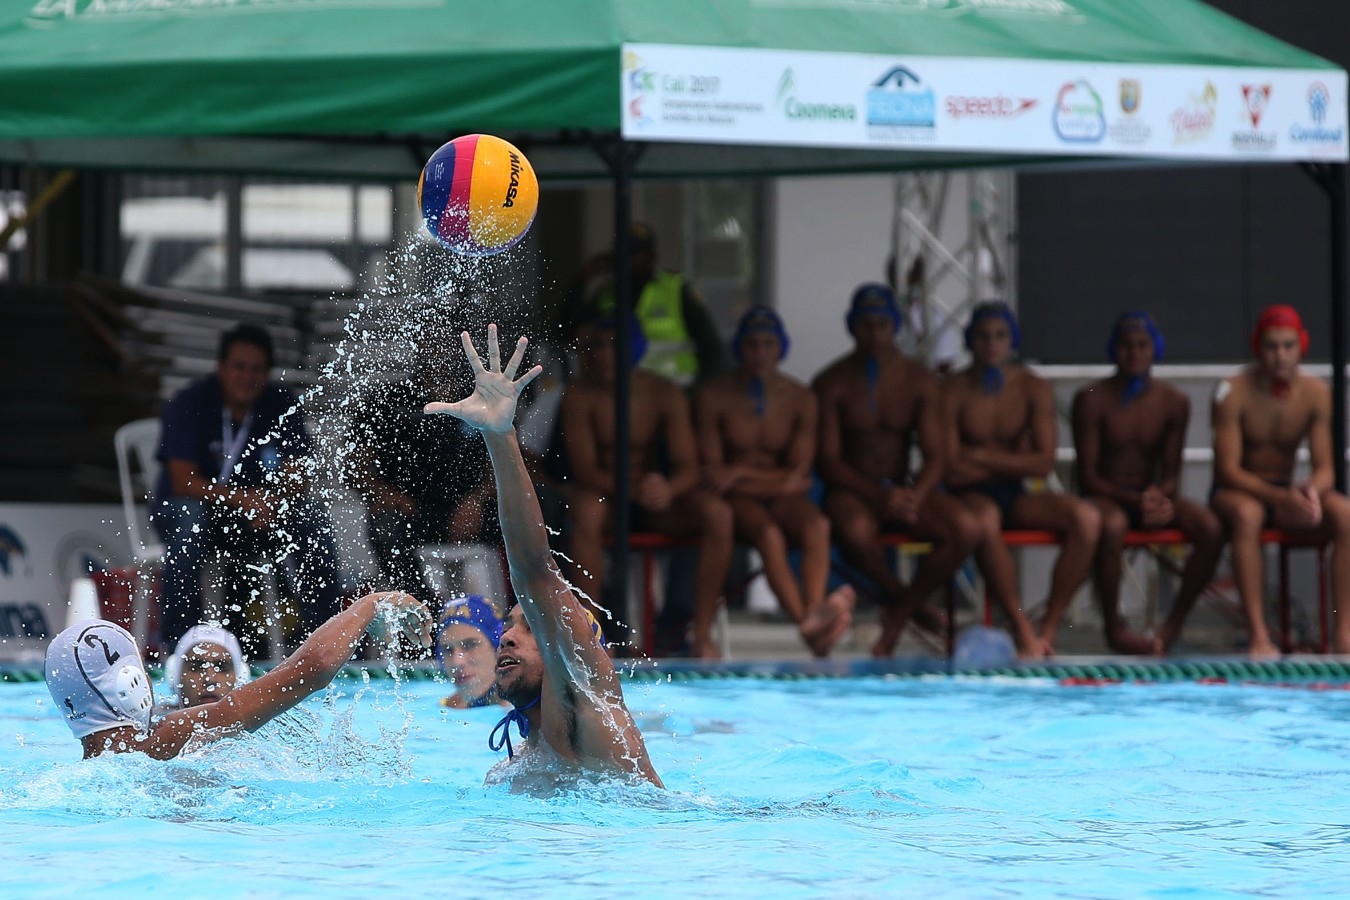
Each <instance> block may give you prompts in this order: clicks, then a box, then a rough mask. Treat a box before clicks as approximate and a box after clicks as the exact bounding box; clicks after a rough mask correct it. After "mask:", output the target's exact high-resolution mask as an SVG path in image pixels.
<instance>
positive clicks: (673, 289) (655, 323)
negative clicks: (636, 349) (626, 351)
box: [596, 272, 698, 387]
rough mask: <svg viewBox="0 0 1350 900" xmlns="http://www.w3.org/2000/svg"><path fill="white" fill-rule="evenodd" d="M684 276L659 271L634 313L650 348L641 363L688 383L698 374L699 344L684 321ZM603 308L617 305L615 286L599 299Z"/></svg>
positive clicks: (673, 378)
mask: <svg viewBox="0 0 1350 900" xmlns="http://www.w3.org/2000/svg"><path fill="white" fill-rule="evenodd" d="M683 295H684V276H683V275H679V274H677V273H675V272H658V273H657V274H656V276H655V277H654V278H652V280H651V281H648V282H647V284H646V286H645V287H643V289H642V296H640V297H638V301H637V306H636V308H634V310H633V313H634V314H635V315H636V316H637V319H638V322H639V323H640V324H641V325H642V334H643V336H644V337H646V338H647V352H646V354H645V355H644V356H643V357H642V362H641V363H639V366H640V367H641V368H643V369H646V370H647V371H648V372H655V373H656V374H657V375H661V376H664V377H666V378H669V379H670V380H671V381H673V382H675V383H676V384H678V385H680V387H688V386H689V385H691V384H693V383H694V379H695V378H696V377H697V376H698V348H697V347H696V346H695V345H694V341H693V338H692V337H691V336H690V334H689V326H688V325H687V324H686V323H685V321H684V305H683ZM596 305H597V306H598V307H599V309H601V310H602V311H603V310H612V309H613V308H614V286H613V285H608V286H606V287H605V288H604V289H603V290H602V291H601V292H600V296H599V297H598V298H597V299H596Z"/></svg>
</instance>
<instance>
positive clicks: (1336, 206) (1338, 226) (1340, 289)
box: [1325, 163, 1346, 493]
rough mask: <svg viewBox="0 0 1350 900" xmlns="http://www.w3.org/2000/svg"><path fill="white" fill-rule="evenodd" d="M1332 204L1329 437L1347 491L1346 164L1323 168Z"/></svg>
mask: <svg viewBox="0 0 1350 900" xmlns="http://www.w3.org/2000/svg"><path fill="white" fill-rule="evenodd" d="M1325 174H1326V182H1325V189H1326V192H1327V197H1328V199H1329V200H1330V201H1331V203H1330V206H1331V429H1332V431H1331V438H1332V450H1333V453H1334V454H1335V459H1336V490H1338V491H1340V492H1341V493H1345V491H1346V463H1345V448H1346V409H1345V404H1346V385H1345V364H1346V352H1345V351H1346V346H1345V344H1346V339H1345V327H1346V279H1345V274H1346V273H1345V253H1346V246H1345V164H1344V163H1338V164H1332V165H1328V166H1327V167H1326V168H1325Z"/></svg>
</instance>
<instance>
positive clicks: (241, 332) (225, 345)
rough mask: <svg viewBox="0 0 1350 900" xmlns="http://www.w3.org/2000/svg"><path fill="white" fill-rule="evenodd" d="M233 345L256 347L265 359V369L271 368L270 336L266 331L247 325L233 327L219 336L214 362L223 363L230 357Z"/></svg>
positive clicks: (259, 327)
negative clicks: (218, 347) (218, 345)
mask: <svg viewBox="0 0 1350 900" xmlns="http://www.w3.org/2000/svg"><path fill="white" fill-rule="evenodd" d="M235 344H248V345H249V346H252V347H257V348H258V349H259V350H261V351H262V352H263V356H264V357H265V358H266V359H267V368H269V369H270V368H272V360H273V359H274V354H273V352H272V336H271V335H270V334H268V333H267V329H265V328H262V327H261V326H258V325H249V324H248V323H244V324H242V325H236V326H234V327H233V328H231V329H230V330H229V331H227V332H225V333H224V334H222V335H221V336H220V349H219V350H217V351H216V362H220V363H223V362H224V361H225V358H226V357H227V356H229V355H230V348H231V347H233V346H234V345H235Z"/></svg>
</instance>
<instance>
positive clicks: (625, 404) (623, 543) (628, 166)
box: [592, 135, 650, 641]
mask: <svg viewBox="0 0 1350 900" xmlns="http://www.w3.org/2000/svg"><path fill="white" fill-rule="evenodd" d="M644 149H645V145H644V144H640V143H634V142H631V141H625V140H624V139H623V137H622V136H621V135H620V136H618V137H615V138H613V139H612V140H611V141H610V142H608V143H597V144H596V145H595V151H596V153H597V154H599V156H600V158H601V159H603V160H604V161H605V165H606V166H607V167H608V168H609V171H610V175H611V176H612V177H613V179H614V326H615V327H614V359H615V361H616V363H617V364H616V366H615V379H614V496H613V497H612V498H611V500H612V501H613V503H614V544H613V547H612V548H611V550H610V566H609V573H610V578H609V580H610V583H611V584H612V586H613V595H612V600H611V604H612V606H613V610H611V616H612V615H613V611H614V610H618V611H619V615H620V616H622V617H623V619H630V618H632V617H630V616H629V612H628V561H629V552H628V536H629V533H630V529H631V527H632V523H631V521H630V516H629V493H630V491H629V488H630V486H631V481H632V476H631V473H632V447H631V442H630V440H629V434H630V433H631V430H632V428H631V421H630V420H631V412H632V404H631V403H630V402H629V400H630V397H631V396H632V379H631V372H630V371H629V367H628V366H627V365H625V364H624V361H625V360H627V359H629V358H630V357H631V355H632V348H631V344H632V337H633V336H632V335H631V334H630V333H629V329H628V322H629V321H631V320H632V316H633V303H634V300H635V298H634V297H633V295H632V290H633V279H632V237H633V235H632V223H633V170H634V169H635V168H636V167H637V162H638V160H639V159H640V158H641V157H642V153H643V150H644ZM592 599H593V600H595V601H596V602H597V603H599V602H601V598H599V597H595V598H592ZM630 627H631V626H630ZM641 637H642V640H644V641H646V640H648V639H649V638H650V635H642V636H641Z"/></svg>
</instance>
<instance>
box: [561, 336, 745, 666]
mask: <svg viewBox="0 0 1350 900" xmlns="http://www.w3.org/2000/svg"><path fill="white" fill-rule="evenodd" d="M631 331H632V339H633V340H634V342H635V344H636V347H637V349H636V351H635V352H634V353H633V359H632V366H633V368H632V374H631V376H630V377H631V378H632V395H631V400H630V410H631V411H630V413H629V415H630V416H631V419H630V422H629V436H630V437H629V440H630V447H631V448H632V449H631V451H630V452H631V457H630V459H631V460H632V462H631V465H632V472H633V482H632V489H631V491H630V492H629V496H630V497H632V498H633V502H634V506H635V509H634V512H635V513H636V516H635V519H640V525H635V527H639V528H640V529H641V530H644V531H657V532H661V533H662V534H670V535H676V536H679V537H693V536H697V537H698V539H699V558H698V573H697V575H696V577H695V587H694V591H695V593H694V597H695V609H697V610H704V609H711V610H714V611H716V609H717V602H718V598H719V597H720V596H721V594H722V588H723V585H724V584H725V583H726V578H727V569H728V568H730V566H731V550H732V532H731V507H730V506H729V505H728V504H727V502H726V501H725V500H723V499H722V498H721V497H718V496H717V495H716V494H714V493H712V492H711V491H708V490H704V489H702V488H700V487H699V464H698V445H697V443H696V441H695V439H694V425H693V422H692V420H691V416H690V412H689V402H688V401H687V400H685V398H684V392H683V391H681V390H680V389H679V387H677V386H676V385H675V383H674V382H672V381H668V380H667V379H665V378H662V377H661V376H660V375H654V374H652V373H651V372H648V371H645V370H643V369H639V368H637V363H638V361H639V360H640V359H641V358H642V352H641V351H642V345H643V344H645V339H644V338H643V336H642V331H641V328H640V327H639V326H638V325H637V322H636V320H634V322H633V327H632V329H631ZM577 344H578V350H579V351H580V354H581V361H582V366H581V372H582V375H581V377H580V378H578V379H577V381H576V382H574V383H572V384H569V385H568V386H567V391H566V393H565V394H563V399H562V406H561V408H560V410H559V415H560V416H561V420H562V433H563V440H564V442H565V444H566V447H567V457H568V461H569V463H570V464H571V467H572V475H573V478H572V481H571V485H570V487H571V490H570V491H569V494H570V497H569V504H570V506H571V523H572V534H571V543H570V549H571V553H572V559H573V562H574V563H575V573H574V575H573V583H574V584H575V585H576V586H577V587H578V588H580V589H581V590H582V591H583V592H584V593H585V594H586V595H587V596H589V597H591V598H593V599H596V600H598V599H599V596H600V595H599V589H600V582H601V578H600V572H601V566H602V565H603V562H604V536H605V531H606V529H607V528H608V527H609V526H610V525H611V524H612V521H611V520H612V517H613V516H612V510H613V506H614V504H613V503H612V502H608V501H609V499H610V498H612V497H613V496H614V380H615V376H616V373H617V367H616V366H615V362H614V323H613V322H612V321H609V320H605V319H600V320H597V321H595V322H591V323H588V324H586V325H584V326H582V328H581V329H580V330H579V331H578V333H577ZM660 451H664V455H665V457H666V463H667V465H668V471H669V474H663V473H662V472H661V469H660V468H659V467H658V464H657V455H658V452H660ZM700 626H703V630H702V631H700ZM710 629H711V620H709V621H708V622H700V621H698V620H696V622H695V627H694V642H693V645H692V646H691V648H690V653H691V655H692V656H696V657H704V658H707V657H716V656H717V655H718V654H717V649H716V645H715V644H714V643H713V642H712V640H711V635H710V634H709V630H710Z"/></svg>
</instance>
